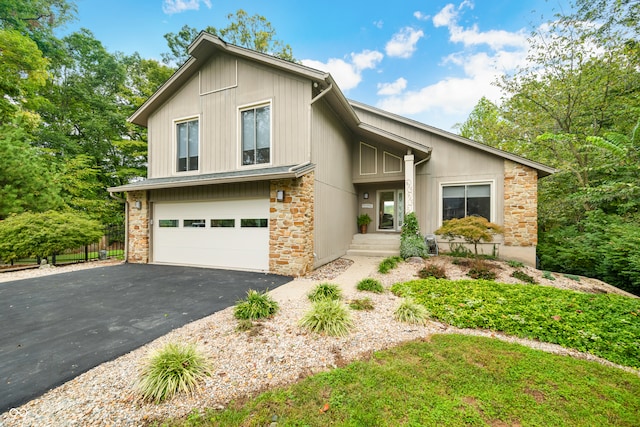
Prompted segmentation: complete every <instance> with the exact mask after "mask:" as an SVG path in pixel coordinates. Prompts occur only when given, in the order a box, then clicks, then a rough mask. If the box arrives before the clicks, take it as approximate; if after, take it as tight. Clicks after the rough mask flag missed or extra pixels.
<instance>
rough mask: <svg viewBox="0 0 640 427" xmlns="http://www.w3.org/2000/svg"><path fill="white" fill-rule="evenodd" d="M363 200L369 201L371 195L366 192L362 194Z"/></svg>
mask: <svg viewBox="0 0 640 427" xmlns="http://www.w3.org/2000/svg"><path fill="white" fill-rule="evenodd" d="M362 198H363V199H365V200H366V199H368V198H369V193H367V192H366V191H365V192H364V193H363V194H362Z"/></svg>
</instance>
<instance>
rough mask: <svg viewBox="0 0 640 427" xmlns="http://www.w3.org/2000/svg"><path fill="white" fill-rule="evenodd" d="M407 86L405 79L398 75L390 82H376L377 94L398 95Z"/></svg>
mask: <svg viewBox="0 0 640 427" xmlns="http://www.w3.org/2000/svg"><path fill="white" fill-rule="evenodd" d="M406 88H407V80H406V79H405V78H403V77H400V78H399V79H397V80H396V81H395V82H392V83H378V95H398V94H400V93H402V91H404V90H405V89H406Z"/></svg>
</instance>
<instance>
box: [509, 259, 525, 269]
mask: <svg viewBox="0 0 640 427" xmlns="http://www.w3.org/2000/svg"><path fill="white" fill-rule="evenodd" d="M507 264H508V265H509V267H512V268H522V267H524V263H522V262H520V261H515V260H509V261H507Z"/></svg>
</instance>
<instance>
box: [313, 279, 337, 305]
mask: <svg viewBox="0 0 640 427" xmlns="http://www.w3.org/2000/svg"><path fill="white" fill-rule="evenodd" d="M307 296H308V297H309V300H311V301H312V302H317V301H320V300H323V299H329V300H339V299H341V298H342V291H341V290H340V286H338V285H336V284H333V283H319V284H318V285H316V286H315V287H314V288H313V289H312V290H311V292H310V293H309V295H307Z"/></svg>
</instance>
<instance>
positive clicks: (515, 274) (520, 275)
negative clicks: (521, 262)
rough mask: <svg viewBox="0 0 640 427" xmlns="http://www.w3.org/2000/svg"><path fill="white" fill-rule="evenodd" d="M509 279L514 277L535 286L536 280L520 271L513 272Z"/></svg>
mask: <svg viewBox="0 0 640 427" xmlns="http://www.w3.org/2000/svg"><path fill="white" fill-rule="evenodd" d="M511 277H515V278H516V279H518V280H521V281H523V282H525V283H531V284H532V285H535V284H537V282H536V280H535V279H534V278H533V277H531V276H529V275H528V274H527V273H525V272H523V271H520V270H515V271H514V272H513V273H511Z"/></svg>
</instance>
